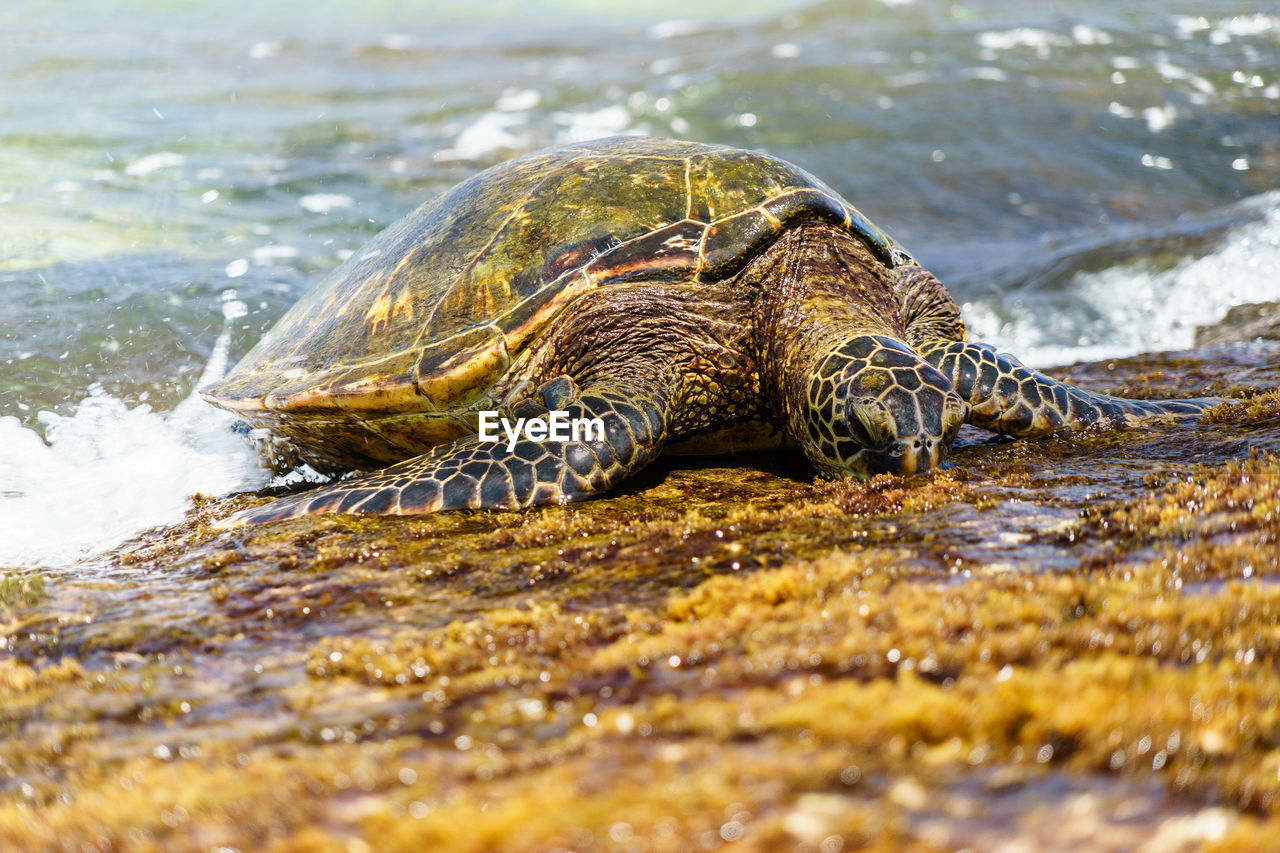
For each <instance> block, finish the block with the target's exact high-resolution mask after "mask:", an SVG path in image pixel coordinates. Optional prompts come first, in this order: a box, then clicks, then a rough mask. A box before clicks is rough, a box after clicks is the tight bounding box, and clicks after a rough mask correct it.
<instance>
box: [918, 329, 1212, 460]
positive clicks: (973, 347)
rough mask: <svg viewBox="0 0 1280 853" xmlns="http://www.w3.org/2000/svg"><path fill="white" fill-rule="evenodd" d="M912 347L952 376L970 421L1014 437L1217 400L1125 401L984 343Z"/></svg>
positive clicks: (1182, 410) (1164, 414)
mask: <svg viewBox="0 0 1280 853" xmlns="http://www.w3.org/2000/svg"><path fill="white" fill-rule="evenodd" d="M916 351H917V352H918V353H919V354H920V355H921V356H922V357H923V358H924V359H925V361H927V362H929V363H930V364H932V365H933V366H934V367H936V368H937V369H938V370H940V371H941V372H942V374H943V375H944V376H946V377H947V378H948V379H950V380H951V384H952V386H953V387H954V388H955V390H956V393H957V394H959V395H960V396H961V397H962V398H964V400H965V402H967V403H968V404H969V419H968V421H969V423H971V424H973V425H974V426H977V427H981V428H982V429H986V430H990V431H992V432H998V433H1002V434H1004V435H1011V436H1016V437H1018V438H1030V437H1034V436H1042V435H1050V434H1052V433H1055V432H1068V431H1071V430H1076V429H1080V428H1082V427H1086V426H1089V425H1090V424H1096V423H1104V424H1106V425H1108V426H1111V427H1126V426H1138V425H1141V424H1144V423H1152V422H1155V421H1167V420H1172V419H1174V418H1182V417H1190V416H1194V415H1198V414H1200V413H1201V412H1203V411H1204V410H1205V409H1208V408H1210V407H1211V406H1215V405H1217V404H1218V403H1220V402H1221V400H1216V399H1212V398H1199V399H1194V400H1125V399H1122V398H1120V397H1110V396H1107V395H1106V394H1094V393H1091V392H1089V391H1082V390H1080V389H1079V388H1073V387H1071V386H1070V385H1067V384H1064V383H1062V382H1059V381H1057V380H1056V379H1051V378H1049V377H1048V376H1045V375H1044V374H1043V373H1039V372H1037V371H1034V370H1031V369H1030V368H1028V367H1026V366H1025V365H1023V364H1022V363H1021V362H1020V361H1018V360H1017V359H1016V358H1014V357H1013V356H1011V355H1009V354H1007V353H998V352H996V350H995V348H994V347H992V346H990V345H988V344H974V343H964V342H960V341H930V342H926V343H922V344H917V346H916Z"/></svg>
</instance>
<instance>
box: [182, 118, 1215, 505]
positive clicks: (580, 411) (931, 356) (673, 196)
mask: <svg viewBox="0 0 1280 853" xmlns="http://www.w3.org/2000/svg"><path fill="white" fill-rule="evenodd" d="M204 396H205V397H206V399H208V400H209V401H210V402H212V403H213V404H215V405H217V406H221V407H222V408H224V409H228V410H230V411H232V412H234V413H236V414H237V415H239V416H241V417H242V418H244V419H245V420H246V421H248V422H249V423H250V424H251V425H253V426H255V427H259V428H263V430H265V431H266V432H268V433H269V434H271V435H272V436H274V440H275V441H277V442H279V441H283V442H284V443H285V444H286V445H288V446H289V447H290V448H291V450H292V451H293V452H294V453H296V455H297V457H298V458H300V459H302V460H305V461H308V462H310V463H311V464H312V465H313V466H315V467H317V468H320V469H322V470H325V471H328V472H336V471H339V470H352V469H354V470H362V471H366V472H369V473H364V474H361V475H358V476H355V477H352V478H349V479H344V480H339V481H338V482H335V483H332V484H329V485H325V486H322V487H320V488H316V489H313V490H311V491H307V492H304V493H299V494H295V495H291V496H288V497H284V498H281V499H278V500H275V501H273V502H270V503H267V504H265V505H263V506H261V507H258V508H255V509H251V510H248V511H247V512H244V513H241V514H240V515H238V516H233V517H232V519H231V520H230V522H229V523H231V524H236V523H240V522H244V521H267V520H273V519H280V518H287V517H292V516H298V515H304V514H309V513H327V512H333V513H383V514H413V513H426V512H434V511H437V510H444V509H452V508H460V507H490V508H505V509H514V508H521V507H530V506H536V505H540V504H549V503H561V502H565V501H572V500H579V499H583V498H588V497H591V496H593V495H598V494H600V493H601V492H604V491H606V490H608V489H610V488H612V487H613V486H615V485H617V484H618V483H619V482H620V481H621V480H623V479H625V478H626V477H628V476H630V475H631V474H633V473H635V472H636V471H638V470H639V469H640V468H642V467H643V466H645V465H646V464H648V463H649V462H650V461H652V460H653V459H654V458H655V457H656V456H657V455H658V454H659V453H660V452H661V451H662V450H663V449H664V448H668V447H672V446H675V445H683V446H685V447H686V448H688V447H695V448H697V449H701V450H731V449H748V448H751V449H758V448H762V447H769V446H774V447H776V446H779V445H782V444H793V445H796V446H798V447H799V448H800V449H801V450H802V451H803V452H804V454H805V455H806V456H807V457H808V459H809V461H810V462H811V463H812V464H813V467H814V468H815V469H816V470H817V471H818V473H819V474H821V475H823V476H825V477H831V478H839V477H847V476H855V477H868V476H871V475H874V474H877V473H881V472H889V473H897V474H912V473H915V472H922V471H926V470H928V469H931V468H934V467H936V466H938V465H939V464H940V463H941V462H943V460H945V459H946V458H947V456H948V455H949V453H950V450H951V443H952V440H953V439H954V438H955V435H956V432H957V430H959V428H960V425H961V424H963V423H966V422H968V423H972V424H976V425H977V426H979V427H982V428H984V429H987V430H991V431H993V432H997V433H1004V434H1007V435H1011V436H1019V437H1027V436H1041V435H1047V434H1050V433H1056V432H1062V431H1067V430H1073V429H1078V428H1080V427H1083V426H1086V425H1089V424H1095V423H1101V424H1104V425H1110V426H1126V425H1133V424H1138V423H1143V422H1148V421H1152V420H1159V419H1168V418H1171V417H1177V416H1187V415H1195V414H1197V413H1199V412H1201V411H1203V410H1204V409H1205V408H1206V407H1208V406H1209V405H1211V404H1212V403H1213V402H1215V401H1210V400H1180V401H1173V400H1169V401H1160V402H1146V401H1133V400H1122V399H1119V398H1116V397H1108V396H1103V395H1099V394H1092V393H1088V392H1085V391H1081V390H1078V389H1075V388H1072V387H1070V386H1068V385H1064V384H1062V383H1061V382H1057V381H1055V380H1053V379H1050V378H1049V377H1047V376H1044V375H1043V374H1040V373H1036V372H1034V371H1032V370H1030V369H1028V368H1026V367H1024V366H1023V365H1022V364H1021V363H1020V362H1018V361H1017V360H1016V359H1014V358H1013V357H1012V356H1009V355H1004V354H1000V353H997V352H996V351H995V350H994V349H993V348H992V347H990V346H987V345H984V344H978V343H969V342H968V341H967V340H966V335H965V327H964V323H963V321H962V320H961V317H960V312H959V310H958V309H957V307H956V304H955V302H954V301H952V299H951V297H950V296H949V295H948V293H947V291H946V289H945V288H944V287H943V286H942V284H941V283H940V282H939V281H938V279H937V278H935V277H934V276H933V275H932V274H931V273H929V272H928V271H926V270H925V269H923V268H922V267H920V266H919V265H918V264H917V263H916V262H915V260H913V259H912V257H911V255H909V254H908V253H907V252H906V251H904V250H903V249H902V248H901V247H899V246H898V245H897V244H896V243H894V242H893V240H891V239H890V238H889V237H888V236H887V235H885V233H884V232H883V231H881V230H880V229H879V228H877V227H876V226H875V225H873V224H872V223H871V222H870V221H869V220H868V219H866V217H864V216H863V215H862V214H861V213H859V212H858V211H857V210H856V209H854V208H853V206H851V205H850V204H849V203H848V202H846V201H845V200H844V199H842V198H841V197H840V196H839V195H838V194H836V193H835V192H834V191H833V190H832V189H831V188H829V187H828V186H827V185H826V184H824V183H822V182H821V181H819V180H818V179H817V178H815V177H813V176H812V175H810V174H808V173H807V172H805V171H803V170H802V169H799V168H797V167H796V166H793V165H791V164H790V163H787V162H785V161H783V160H780V159H778V158H776V157H771V156H768V155H766V154H761V153H757V152H753V151H745V150H738V149H733V148H725V147H720V146H715V145H702V144H696V143H691V142H677V141H670V140H660V139H646V138H635V137H622V138H613V139H604V140H599V141H595V142H584V143H579V144H573V145H568V146H565V147H561V148H555V149H551V150H548V151H544V152H540V153H535V154H530V155H527V156H524V157H519V158H517V159H514V160H511V161H509V162H506V163H503V164H500V165H498V166H494V167H493V168H491V169H488V170H486V171H483V172H481V173H479V174H478V175H476V176H475V177H473V178H471V179H470V180H467V181H464V182H463V183H461V184H459V185H458V186H456V187H454V188H453V189H451V190H449V191H448V192H446V193H444V194H443V195H441V196H439V197H437V198H435V199H434V200H432V201H429V202H427V203H426V204H424V205H422V206H421V207H419V208H418V209H417V210H415V211H413V212H412V213H410V214H409V215H408V216H406V217H405V218H403V219H401V220H400V221H399V222H397V223H396V224H394V225H392V226H391V227H389V228H388V229H386V230H385V231H383V232H382V233H381V234H379V235H378V236H376V237H375V238H374V239H373V240H372V241H371V242H370V243H368V244H367V245H366V246H365V247H364V248H362V249H360V250H358V251H357V252H356V253H355V254H354V255H352V256H351V257H350V258H349V259H348V260H347V261H346V262H345V263H344V264H343V265H342V266H341V267H339V268H338V269H337V270H336V271H335V272H333V273H332V274H331V275H330V276H329V277H328V278H327V279H326V280H324V281H323V282H321V283H320V284H319V285H318V286H317V287H316V288H315V289H314V290H312V291H311V292H310V293H309V294H308V295H306V296H304V297H303V298H302V299H301V301H299V302H298V304H297V305H295V306H294V307H293V308H292V309H291V310H290V311H289V312H288V313H287V314H285V316H284V317H283V318H282V319H281V320H280V322H279V323H278V324H277V325H276V326H275V327H274V328H272V329H271V330H270V331H269V332H268V333H267V334H266V335H265V336H264V337H263V338H262V340H261V341H260V342H259V343H258V345H257V346H256V347H254V348H253V350H252V351H251V352H250V353H249V354H248V355H246V356H245V357H244V359H243V360H242V361H241V362H240V363H239V364H238V365H237V366H236V367H235V369H234V370H233V371H232V372H231V373H230V374H229V375H228V376H227V377H226V378H225V379H223V380H222V381H221V382H218V383H217V384H215V385H213V386H212V387H211V388H209V389H207V390H205V391H204ZM555 412H562V413H565V414H563V415H560V416H558V417H561V418H562V419H572V420H580V421H581V422H583V423H586V424H588V425H593V426H595V427H596V430H595V431H592V430H590V429H587V430H585V431H583V432H580V433H578V434H576V435H573V436H570V435H569V434H568V433H567V432H566V433H565V434H564V435H560V436H559V437H560V438H568V439H569V440H565V441H560V440H552V439H553V438H555V437H556V436H555V435H554V431H553V434H552V435H551V436H550V437H547V438H542V436H543V435H544V433H545V427H543V428H538V429H537V430H528V429H527V430H525V431H523V432H522V433H521V434H520V435H519V437H518V438H517V439H514V440H509V438H508V436H507V435H505V434H499V435H498V440H496V441H494V440H486V439H492V438H493V433H492V432H489V433H487V434H485V433H483V432H482V431H481V429H480V427H481V415H482V413H489V414H487V415H486V417H488V418H489V419H490V422H492V419H493V418H496V417H498V416H501V417H505V418H508V419H509V423H510V422H516V423H517V424H518V423H519V420H518V419H520V418H524V419H526V424H529V423H532V422H533V419H537V418H542V419H543V421H544V422H545V421H546V420H547V419H549V418H550V417H551V416H552V414H553V413H555ZM494 413H496V414H494ZM593 419H599V420H598V421H593ZM540 438H541V440H540ZM574 438H576V439H577V440H573V439H574ZM375 469H379V470H375Z"/></svg>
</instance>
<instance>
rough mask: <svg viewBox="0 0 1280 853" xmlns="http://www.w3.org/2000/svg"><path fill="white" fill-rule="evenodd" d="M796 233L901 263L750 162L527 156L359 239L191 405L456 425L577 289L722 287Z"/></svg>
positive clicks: (800, 182) (808, 179) (708, 148)
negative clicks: (420, 417)
mask: <svg viewBox="0 0 1280 853" xmlns="http://www.w3.org/2000/svg"><path fill="white" fill-rule="evenodd" d="M811 220H824V221H829V222H832V223H836V224H840V225H843V226H844V227H845V228H847V229H849V230H850V232H851V233H853V234H854V235H856V236H857V237H859V238H861V239H862V240H863V241H864V242H865V243H866V244H867V246H868V247H869V248H870V249H871V250H872V251H873V252H874V253H875V254H876V255H877V256H878V257H879V258H880V259H881V260H882V261H883V262H884V263H886V265H888V266H891V267H892V266H897V265H899V264H901V263H904V262H905V261H907V260H909V257H908V256H907V255H906V254H905V253H904V252H902V251H901V250H900V249H898V247H897V246H895V245H894V244H893V242H892V241H891V240H890V239H889V238H888V237H886V236H885V235H884V234H883V233H882V232H881V231H880V230H879V229H877V228H876V227H875V226H874V225H872V224H871V222H869V221H868V220H867V219H866V218H865V217H863V216H862V214H860V213H859V212H858V211H857V210H856V209H854V208H853V207H852V206H851V205H850V204H849V203H848V202H846V201H844V200H843V199H842V198H840V196H839V195H837V194H836V193H835V192H834V191H833V190H831V189H830V188H829V187H827V186H826V185H825V184H823V183H822V182H821V181H819V180H818V179H817V178H815V177H813V176H812V175H810V174H808V173H807V172H805V171H803V170H802V169H799V168H797V167H795V166H793V165H791V164H790V163H787V162H785V161H782V160H779V159H777V158H775V157H770V156H768V155H765V154H760V153H756V152H753V151H743V150H738V149H732V148H724V147H719V146H713V145H702V144H696V143H690V142H674V141H669V140H659V139H646V138H637V137H618V138H613V139H604V140H597V141H594V142H586V143H581V144H576V145H570V146H566V147H562V148H556V149H552V150H548V151H544V152H540V153H536V154H530V155H528V156H525V157H520V158H517V159H515V160H511V161H508V162H506V163H502V164H500V165H498V166H494V167H493V168H491V169H488V170H486V171H484V172H481V173H479V174H477V175H476V176H475V177H473V178H471V179H469V180H467V181H464V182H463V183H461V184H459V185H457V186H456V187H454V188H453V189H451V190H449V191H448V192H445V193H444V194H443V195H441V196H439V197H437V198H435V199H433V200H431V201H429V202H427V203H426V204H424V205H422V206H421V207H419V208H418V209H417V210H414V211H413V212H412V213H410V214H409V215H407V216H405V217H404V218H403V219H401V220H400V221H399V222H397V223H395V224H394V225H392V226H390V227H389V228H387V229H386V230H385V231H383V232H382V233H381V234H379V235H378V236H376V237H375V238H373V240H371V241H370V242H369V243H368V244H366V245H365V246H364V247H363V248H361V249H360V250H358V251H357V252H355V254H353V255H352V256H351V257H350V258H349V259H348V260H347V261H346V262H345V263H344V264H343V265H342V266H340V267H339V268H338V269H336V270H335V271H334V272H333V273H332V274H331V275H329V276H328V277H327V278H326V279H325V280H324V281H322V282H321V283H320V284H319V285H317V286H316V288H315V289H314V290H312V291H311V292H310V293H308V294H307V295H306V296H304V297H303V298H302V299H301V300H300V301H299V302H298V303H297V304H296V305H295V306H294V307H293V308H292V309H290V310H289V311H288V313H286V314H285V315H284V317H283V318H282V319H281V320H280V322H279V323H278V324H277V325H276V326H275V327H274V328H272V329H271V330H270V331H269V332H267V334H266V335H265V336H264V337H263V338H262V340H261V341H260V342H259V343H258V345H257V346H256V347H254V348H253V350H252V351H250V352H249V354H248V355H246V356H245V357H244V359H243V360H242V361H241V362H240V363H239V364H238V365H237V366H236V367H235V369H234V370H233V371H232V372H231V373H230V374H229V375H228V376H227V377H226V378H225V379H224V380H223V381H222V382H220V383H218V384H216V385H214V386H213V387H211V388H209V389H208V390H207V391H205V396H206V397H207V398H208V399H210V401H212V402H214V403H216V404H217V405H220V406H222V407H224V408H228V409H232V410H235V411H239V412H240V413H241V414H246V415H248V414H249V413H250V412H252V411H254V410H256V412H258V413H261V414H264V415H265V414H267V413H268V412H269V413H271V414H272V415H275V416H277V417H280V416H285V415H287V414H288V413H293V412H297V413H302V412H311V413H318V412H322V411H333V410H347V411H351V412H353V413H359V414H358V415H357V416H358V417H361V418H365V417H371V416H374V415H379V416H389V415H394V414H395V413H413V412H417V413H433V412H434V413H448V412H457V411H459V410H462V409H465V408H466V407H467V406H468V405H470V404H471V403H473V402H475V401H476V400H477V399H479V398H481V397H482V396H483V395H484V394H485V393H486V392H487V391H488V390H489V389H491V388H492V386H493V385H494V384H495V383H496V382H497V381H498V380H499V379H500V378H501V377H502V376H503V374H504V373H505V372H506V370H507V369H508V367H509V366H510V364H511V362H512V361H513V360H514V359H515V358H517V357H518V355H519V354H520V352H521V351H522V350H523V349H524V348H525V347H526V346H527V345H528V343H529V341H530V340H531V339H532V338H533V337H534V336H536V335H537V334H538V332H539V331H540V330H542V329H543V328H544V327H546V325H547V324H548V322H549V321H550V320H551V319H552V318H553V317H554V316H555V315H556V314H557V313H558V312H559V311H561V310H562V309H563V308H564V306H565V305H567V304H568V303H569V302H571V301H572V300H574V299H576V298H577V297H579V296H580V295H582V294H583V293H585V292H586V291H588V290H591V289H592V288H596V287H607V286H609V285H612V284H617V283H619V282H626V281H635V280H638V279H670V280H682V281H689V280H692V281H703V282H705V281H716V280H720V279H723V278H724V277H726V276H729V275H732V274H733V273H735V272H737V271H738V270H739V269H741V268H742V267H743V266H744V265H745V264H746V263H747V261H748V260H750V259H751V258H752V257H753V256H754V255H755V254H756V253H757V252H759V251H760V250H761V249H762V248H764V247H765V246H766V245H767V244H769V243H770V242H772V241H773V240H774V239H775V238H776V237H777V236H778V235H779V234H780V233H781V232H782V230H783V229H785V228H787V227H789V226H791V225H793V224H796V223H798V222H801V221H811ZM264 410H265V411H264Z"/></svg>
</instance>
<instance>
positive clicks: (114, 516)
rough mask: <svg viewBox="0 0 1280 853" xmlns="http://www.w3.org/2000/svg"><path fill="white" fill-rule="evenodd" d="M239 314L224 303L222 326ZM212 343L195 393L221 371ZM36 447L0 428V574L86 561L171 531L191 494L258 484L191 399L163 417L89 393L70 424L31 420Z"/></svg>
mask: <svg viewBox="0 0 1280 853" xmlns="http://www.w3.org/2000/svg"><path fill="white" fill-rule="evenodd" d="M244 310H245V306H244V304H243V303H241V302H239V301H238V300H236V299H235V298H234V293H233V292H230V291H229V292H228V293H227V294H225V295H224V301H223V314H224V316H225V317H226V319H227V322H230V321H231V320H233V319H235V318H237V317H239V316H243V313H244ZM228 343H229V334H228V332H227V330H226V329H224V330H223V332H222V334H221V335H220V336H219V337H218V340H217V343H216V344H215V345H214V349H213V353H212V355H211V356H210V359H209V363H208V365H207V366H206V368H205V371H204V375H203V376H202V377H201V380H200V382H199V383H197V387H200V386H203V385H204V384H206V383H208V382H211V381H214V380H215V379H216V378H218V377H220V376H221V375H222V373H224V372H225V370H226V365H227V347H228ZM38 417H39V420H40V422H41V424H42V425H43V426H44V429H45V436H46V438H47V443H46V440H45V439H41V437H40V435H39V434H38V433H37V432H36V431H34V430H31V429H27V428H24V427H23V426H22V425H21V423H20V422H19V421H18V419H17V418H14V417H3V418H0V567H6V566H7V567H19V566H22V567H38V566H58V565H67V564H71V563H74V562H76V561H79V560H85V559H88V558H92V557H93V556H95V555H98V554H101V553H102V552H104V551H107V550H109V549H111V548H113V547H115V546H117V545H119V544H120V543H122V542H125V541H126V540H128V539H129V538H131V537H133V536H135V535H137V534H138V533H140V532H142V531H143V530H146V529H147V528H149V527H153V526H156V525H162V524H170V523H173V522H176V521H180V520H181V519H182V518H183V516H184V514H185V513H186V512H187V510H188V509H189V508H190V507H191V496H192V495H193V494H197V493H203V494H210V495H221V494H226V493H228V492H231V491H236V490H243V489H256V488H260V487H261V486H263V485H264V484H265V483H266V482H267V479H268V475H267V473H266V472H265V471H263V470H262V469H260V468H258V467H257V464H256V462H255V460H254V454H253V451H252V449H251V447H250V445H249V443H248V442H246V441H245V440H244V438H243V437H242V436H239V435H237V434H235V433H234V432H233V431H232V429H231V425H232V423H233V422H234V421H235V418H234V417H233V416H232V415H230V414H228V413H226V412H222V411H220V410H218V409H215V408H214V407H212V406H210V405H209V404H208V403H206V402H204V400H202V399H200V398H199V396H197V395H196V394H195V393H193V394H192V395H191V396H190V397H188V398H187V399H185V400H183V401H182V402H181V403H180V404H178V406H177V407H176V408H175V409H174V410H173V411H171V412H156V411H153V410H152V408H151V407H150V406H149V405H146V404H142V405H138V406H134V407H132V408H130V407H129V406H128V405H126V404H125V403H124V402H123V401H121V400H119V399H116V398H115V397H112V396H110V395H108V394H106V393H105V392H103V391H102V390H101V388H98V387H96V386H93V387H90V389H89V394H88V396H87V397H86V398H85V399H84V400H83V401H81V402H80V404H79V405H78V406H77V407H76V409H75V412H74V414H71V415H65V416H64V415H58V414H54V413H52V412H41V413H40V415H39V416H38Z"/></svg>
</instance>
